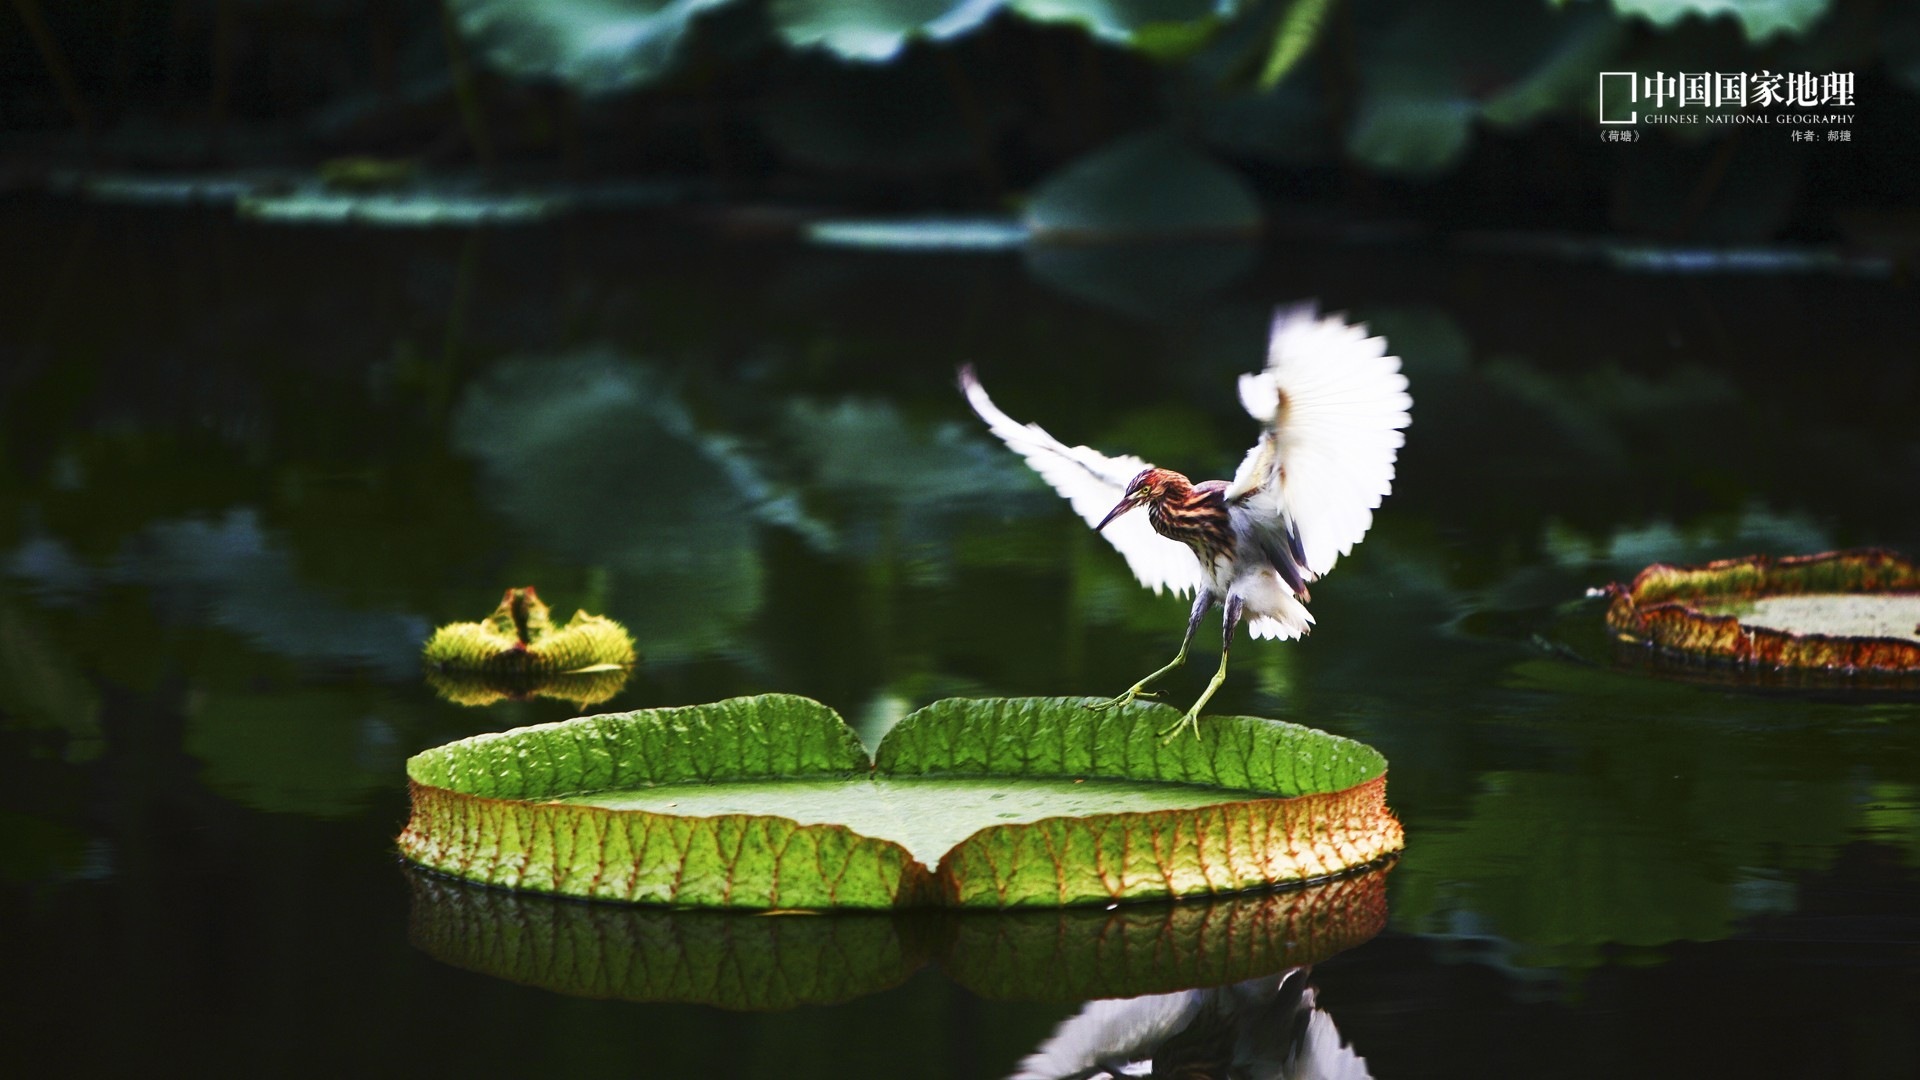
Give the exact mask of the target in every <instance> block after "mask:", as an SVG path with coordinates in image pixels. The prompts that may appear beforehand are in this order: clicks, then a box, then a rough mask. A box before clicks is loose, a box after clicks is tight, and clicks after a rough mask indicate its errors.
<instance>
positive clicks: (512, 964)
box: [408, 867, 1388, 1010]
mask: <svg viewBox="0 0 1920 1080" xmlns="http://www.w3.org/2000/svg"><path fill="white" fill-rule="evenodd" d="M1387 870H1388V868H1387V867H1376V868H1374V869H1371V870H1368V871H1365V872H1362V873H1359V874H1351V875H1347V876H1345V877H1341V878H1337V879H1335V880H1333V881H1326V882H1320V883H1318V884H1314V885H1308V886H1304V887H1301V888H1294V889H1285V890H1280V891H1274V892H1262V893H1242V894H1238V895H1234V896H1227V897H1221V898H1219V899H1216V900H1210V901H1202V902H1189V903H1174V902H1164V903H1158V904H1127V905H1123V906H1120V907H1117V908H1114V909H1112V910H1106V909H1103V908H1063V909H1059V910H1054V911H1019V912H965V913H961V912H952V911H915V912H854V913H837V914H833V915H819V916H808V915H771V916H769V915H765V914H757V913H749V912H738V911H683V910H673V909H668V908H658V907H636V906H630V905H615V904H582V903H577V902H573V901H569V900H567V899H564V898H559V897H552V896H540V895H535V894H529V893H524V892H508V891H506V890H503V889H488V888H483V887H480V886H476V885H473V884H470V883H467V882H463V881H455V880H452V879H450V878H447V877H445V876H442V875H438V874H431V873H426V872H422V871H418V870H414V871H410V872H409V874H408V881H409V884H410V885H411V886H412V892H413V908H412V916H411V918H410V920H409V937H410V938H411V939H412V941H413V943H414V945H415V947H417V948H419V949H420V950H422V951H423V952H426V953H427V954H428V955H430V956H433V957H434V958H435V959H437V960H440V961H441V962H443V963H447V964H451V965H453V966H455V967H461V968H466V969H468V970H470V971H477V972H480V973H482V974H486V975H491V976H493V977H495V978H501V979H507V980H510V981H512V982H517V983H522V984H525V985H529V986H537V987H541V988H543V989H547V990H553V991H556V992H558V993H563V994H572V995H575V996H578V997H590V998H617V999H620V1000H625V1001H669V1002H682V1003H690V1004H701V1005H717V1006H720V1007H723V1008H729V1009H743V1010H762V1009H788V1008H793V1007H795V1006H799V1005H828V1004H833V1003H836V1002H841V1001H848V1000H851V999H853V998H856V997H860V996H862V995H864V994H870V993H875V992H877V991H880V990H884V989H886V988H888V987H890V986H896V985H898V984H900V983H901V982H904V981H905V980H906V979H907V977H908V976H910V975H912V974H913V973H914V972H915V971H917V970H919V969H920V968H922V967H924V966H925V965H927V964H929V963H937V964H939V965H941V966H942V967H944V968H945V969H946V970H947V973H948V974H949V975H951V976H952V977H953V978H954V979H955V980H956V981H958V982H959V983H961V984H962V985H964V986H966V987H967V988H968V989H969V990H971V991H973V992H974V993H975V994H978V995H980V996H981V997H985V998H992V999H1015V1000H1028V1001H1038V1000H1045V1001H1074V1000H1079V999H1081V998H1087V997H1114V996H1129V995H1135V994H1153V993H1168V992H1171V991H1175V990H1185V989H1190V988H1194V987H1203V986H1218V985H1224V984H1227V983H1232V982H1236V981H1238V980H1241V979H1245V978H1249V977H1252V976H1255V975H1260V974H1264V973H1266V972H1269V971H1280V970H1284V969H1286V968H1291V967H1298V966H1301V965H1306V964H1314V963H1318V962H1320V961H1322V960H1325V959H1327V958H1328V957H1331V956H1333V955H1334V954H1335V953H1339V952H1342V951H1344V950H1346V949H1349V948H1352V947H1353V946H1355V945H1358V944H1360V943H1362V942H1364V941H1366V940H1367V939H1369V938H1371V937H1373V936H1374V935H1375V934H1377V933H1379V932H1380V930H1381V929H1382V928H1383V927H1385V925H1386V920H1387V891H1386V874H1387Z"/></svg>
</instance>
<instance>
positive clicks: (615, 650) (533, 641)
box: [425, 586, 634, 705]
mask: <svg viewBox="0 0 1920 1080" xmlns="http://www.w3.org/2000/svg"><path fill="white" fill-rule="evenodd" d="M425 660H426V664H427V681H428V682H429V683H430V684H431V685H432V686H433V687H434V689H435V690H436V691H438V692H439V693H440V695H441V696H442V697H445V698H447V699H448V700H449V701H453V702H456V703H458V704H462V705H485V704H490V703H492V702H494V701H498V700H500V699H502V698H521V697H527V696H530V695H539V696H541V697H550V698H558V699H560V700H563V701H572V702H574V703H576V704H579V705H590V704H594V703H596V702H600V701H605V700H606V699H608V698H610V697H612V696H613V695H614V694H616V693H618V692H619V690H620V688H621V687H622V686H625V685H626V682H627V676H628V675H629V674H631V673H632V670H633V661H634V653H633V639H632V638H631V637H629V636H627V632H626V630H625V629H623V628H622V627H621V626H620V624H619V623H617V622H614V621H613V620H612V619H609V618H606V617H605V616H603V615H589V614H587V613H586V612H584V611H578V612H575V613H574V616H573V619H572V620H571V621H570V622H568V623H567V625H565V626H562V627H555V626H554V624H553V618H552V615H551V614H550V613H549V612H548V610H547V605H546V604H545V603H543V602H541V600H540V597H539V596H538V595H537V594H536V593H535V592H534V590H533V587H532V586H528V587H526V588H521V589H508V590H507V592H506V595H505V596H503V597H502V598H501V600H500V606H499V607H498V608H496V609H494V612H493V614H492V615H489V616H488V617H487V618H485V619H483V620H481V621H480V622H475V623H450V624H448V625H446V626H443V627H441V628H440V629H438V630H436V631H434V634H433V637H432V638H431V639H429V640H428V642H427V646H426V650H425Z"/></svg>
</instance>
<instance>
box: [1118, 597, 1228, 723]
mask: <svg viewBox="0 0 1920 1080" xmlns="http://www.w3.org/2000/svg"><path fill="white" fill-rule="evenodd" d="M1213 604H1214V596H1213V594H1212V593H1210V592H1208V591H1207V590H1206V589H1204V588H1203V589H1201V590H1200V593H1199V595H1197V596H1195V597H1194V598H1193V614H1191V615H1189V616H1187V636H1186V637H1183V638H1181V639H1180V651H1179V652H1177V653H1175V654H1174V656H1173V659H1172V660H1171V661H1169V662H1168V663H1167V666H1166V667H1163V668H1161V669H1160V670H1159V671H1156V672H1154V673H1153V674H1151V675H1149V676H1147V677H1146V678H1144V679H1141V680H1140V681H1139V682H1137V683H1134V684H1133V685H1132V686H1131V687H1129V688H1128V689H1127V692H1126V693H1124V694H1121V695H1120V696H1119V697H1117V698H1113V699H1112V700H1110V701H1102V702H1099V703H1098V704H1094V705H1089V706H1087V708H1089V709H1093V710H1095V711H1098V710H1101V709H1117V708H1119V707H1120V706H1122V705H1125V704H1127V703H1128V702H1130V701H1132V700H1133V699H1134V698H1137V697H1156V696H1158V694H1157V693H1156V692H1155V691H1151V690H1148V689H1147V684H1148V683H1150V682H1152V681H1153V680H1155V679H1158V678H1159V677H1160V676H1162V675H1165V674H1166V673H1167V672H1169V671H1172V670H1173V669H1174V668H1177V667H1179V666H1180V665H1181V664H1184V663H1186V662H1187V646H1189V645H1191V644H1193V635H1194V633H1195V632H1196V631H1198V630H1199V629H1200V620H1201V619H1203V618H1206V615H1207V612H1208V611H1209V610H1211V609H1212V608H1213Z"/></svg>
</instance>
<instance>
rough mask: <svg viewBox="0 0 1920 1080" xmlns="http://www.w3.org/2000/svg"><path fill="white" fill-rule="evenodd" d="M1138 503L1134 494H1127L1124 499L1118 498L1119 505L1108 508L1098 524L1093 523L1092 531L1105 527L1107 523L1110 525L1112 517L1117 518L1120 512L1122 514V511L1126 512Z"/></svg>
mask: <svg viewBox="0 0 1920 1080" xmlns="http://www.w3.org/2000/svg"><path fill="white" fill-rule="evenodd" d="M1139 505H1140V500H1139V499H1137V498H1135V497H1134V496H1132V495H1129V496H1127V497H1126V498H1124V499H1121V500H1120V505H1119V506H1116V507H1114V508H1113V509H1111V510H1109V511H1107V516H1106V517H1103V518H1101V519H1100V524H1098V525H1095V526H1094V527H1093V531H1094V532H1099V531H1100V530H1102V529H1104V528H1106V527H1107V526H1109V525H1111V524H1113V519H1114V518H1117V517H1119V516H1120V515H1121V514H1124V513H1126V512H1127V511H1129V510H1131V509H1133V508H1134V507H1136V506H1139Z"/></svg>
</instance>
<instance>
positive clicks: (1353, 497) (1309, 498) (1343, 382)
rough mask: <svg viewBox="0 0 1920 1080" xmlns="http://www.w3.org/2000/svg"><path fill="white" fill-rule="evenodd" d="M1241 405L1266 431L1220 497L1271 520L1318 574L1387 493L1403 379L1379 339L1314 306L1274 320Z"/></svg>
mask: <svg viewBox="0 0 1920 1080" xmlns="http://www.w3.org/2000/svg"><path fill="white" fill-rule="evenodd" d="M1240 401H1241V403H1242V404H1243V405H1245V406H1246V407H1247V411H1248V412H1250V413H1252V414H1253V418H1254V419H1255V420H1258V421H1260V422H1261V423H1263V424H1265V425H1266V431H1265V432H1263V433H1262V434H1261V436H1260V441H1259V442H1258V443H1257V444H1255V445H1254V447H1253V449H1252V450H1250V451H1248V452H1247V456H1246V459H1245V460H1244V461H1242V462H1241V463H1240V469H1239V471H1238V472H1236V473H1235V474H1234V477H1233V485H1232V486H1231V487H1229V488H1228V489H1227V498H1228V499H1230V500H1233V499H1237V500H1241V501H1242V503H1243V505H1245V506H1246V507H1247V508H1248V509H1249V510H1252V511H1255V512H1256V513H1261V514H1272V515H1274V517H1275V519H1276V520H1277V521H1278V523H1279V524H1280V525H1281V526H1282V527H1283V528H1291V529H1292V531H1293V532H1294V534H1295V535H1296V536H1297V537H1298V549H1299V550H1298V553H1299V555H1300V556H1301V561H1302V562H1303V563H1304V564H1305V565H1306V568H1307V570H1308V571H1310V572H1311V573H1312V574H1313V575H1314V576H1316V577H1318V576H1319V575H1321V574H1325V573H1326V572H1327V571H1329V570H1331V569H1333V563H1334V560H1335V559H1338V558H1339V557H1340V556H1342V555H1345V554H1347V553H1348V552H1350V551H1352V550H1353V545H1355V544H1357V543H1359V542H1360V538H1361V537H1363V536H1365V535H1366V534H1367V529H1368V528H1369V527H1370V526H1372V524H1373V511H1374V508H1375V507H1377V506H1379V505H1380V500H1381V499H1382V498H1385V497H1386V494H1387V492H1388V491H1390V490H1391V489H1392V488H1393V462H1394V458H1395V457H1396V456H1397V455H1398V453H1399V450H1400V447H1401V445H1402V444H1403V443H1405V442H1406V436H1404V435H1403V434H1401V430H1400V429H1402V428H1404V427H1406V426H1407V425H1408V424H1409V423H1412V420H1413V418H1412V417H1411V416H1409V415H1407V410H1408V409H1410V408H1412V407H1413V398H1411V397H1409V396H1408V395H1407V377H1406V376H1405V375H1402V374H1401V373H1400V358H1399V357H1397V356H1388V355H1387V342H1386V339H1385V338H1377V337H1368V336H1367V328H1366V327H1364V326H1349V325H1347V323H1346V322H1345V321H1344V320H1343V319H1341V318H1340V317H1339V316H1337V315H1328V316H1324V317H1322V316H1319V315H1316V314H1315V313H1314V307H1313V305H1312V304H1300V305H1296V306H1293V307H1285V308H1281V309H1280V310H1279V311H1277V312H1275V313H1274V317H1273V337H1272V339H1271V341H1270V344H1269V345H1268V351H1267V367H1266V370H1264V371H1260V372H1256V373H1255V374H1252V375H1242V376H1240Z"/></svg>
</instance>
